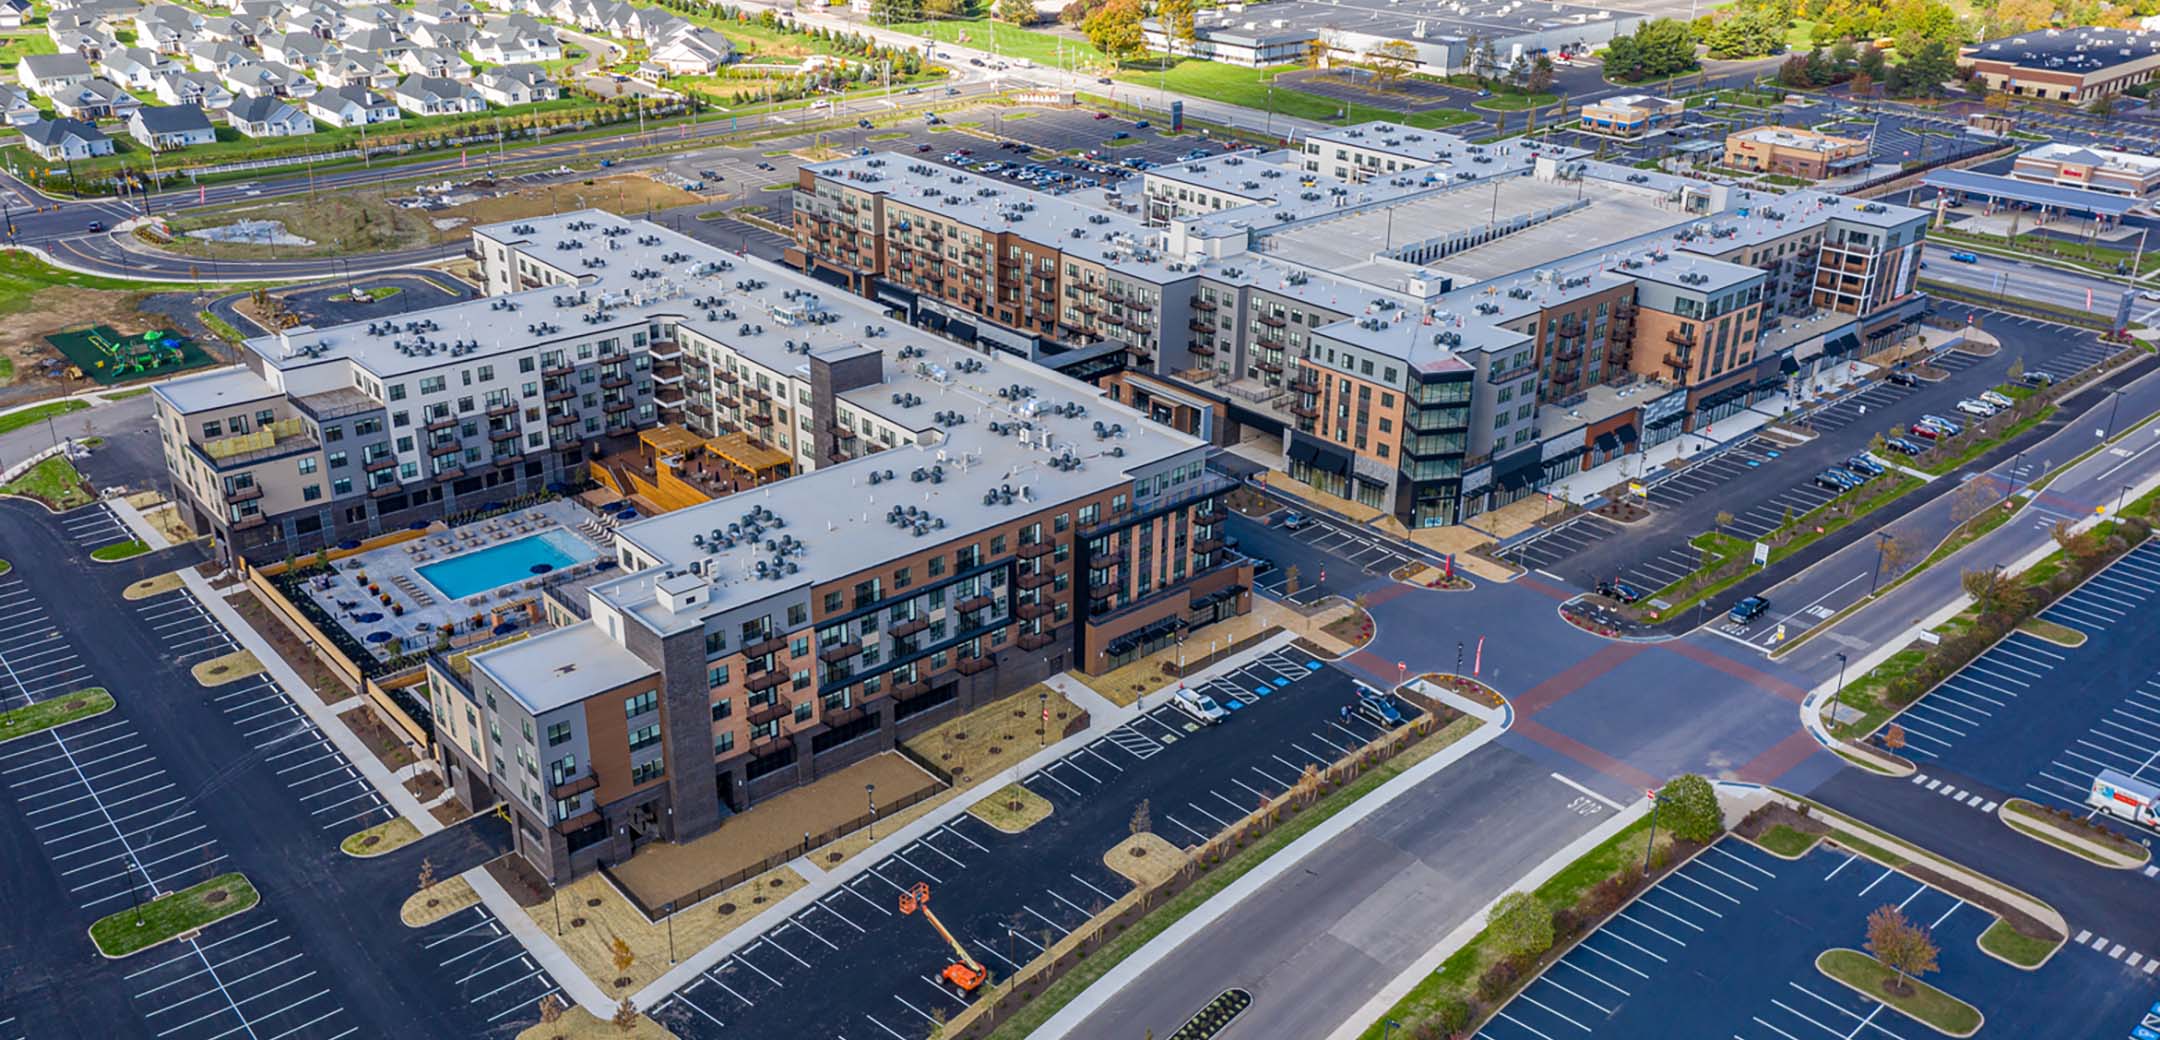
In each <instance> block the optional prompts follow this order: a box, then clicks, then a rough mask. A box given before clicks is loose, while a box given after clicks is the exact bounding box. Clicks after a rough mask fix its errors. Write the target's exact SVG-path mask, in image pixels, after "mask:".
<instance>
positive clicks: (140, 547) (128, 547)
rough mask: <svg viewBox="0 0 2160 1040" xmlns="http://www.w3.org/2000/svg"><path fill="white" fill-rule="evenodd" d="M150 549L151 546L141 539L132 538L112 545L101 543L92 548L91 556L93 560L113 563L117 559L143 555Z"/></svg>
mask: <svg viewBox="0 0 2160 1040" xmlns="http://www.w3.org/2000/svg"><path fill="white" fill-rule="evenodd" d="M149 551H150V547H149V546H148V545H145V544H143V542H142V541H141V540H140V539H135V538H130V539H128V540H127V541H124V542H114V543H113V544H111V545H100V546H98V547H97V548H95V549H92V550H90V558H91V559H93V560H97V561H99V562H101V563H111V562H113V561H115V560H125V559H128V558H130V557H134V556H141V555H142V554H144V553H146V552H149Z"/></svg>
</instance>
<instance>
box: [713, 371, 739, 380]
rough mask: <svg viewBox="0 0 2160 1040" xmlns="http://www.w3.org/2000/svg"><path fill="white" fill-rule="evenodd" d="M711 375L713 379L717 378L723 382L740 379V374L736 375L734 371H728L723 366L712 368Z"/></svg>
mask: <svg viewBox="0 0 2160 1040" xmlns="http://www.w3.org/2000/svg"><path fill="white" fill-rule="evenodd" d="M712 377H713V378H714V379H717V380H719V381H721V382H723V383H733V382H738V381H740V380H741V379H742V377H741V376H738V375H736V374H735V373H733V372H730V371H728V370H727V369H724V368H716V369H714V370H713V374H712Z"/></svg>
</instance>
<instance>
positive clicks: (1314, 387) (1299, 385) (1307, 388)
mask: <svg viewBox="0 0 2160 1040" xmlns="http://www.w3.org/2000/svg"><path fill="white" fill-rule="evenodd" d="M1290 392H1291V393H1293V394H1317V393H1319V392H1320V382H1319V380H1317V379H1314V378H1313V375H1312V373H1311V372H1308V371H1305V370H1304V369H1299V370H1298V373H1297V375H1295V376H1292V377H1291V378H1290Z"/></svg>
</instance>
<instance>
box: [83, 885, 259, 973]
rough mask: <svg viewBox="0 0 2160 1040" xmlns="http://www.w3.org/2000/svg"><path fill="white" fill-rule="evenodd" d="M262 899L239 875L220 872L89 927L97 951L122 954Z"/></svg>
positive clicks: (187, 933) (182, 935) (187, 932)
mask: <svg viewBox="0 0 2160 1040" xmlns="http://www.w3.org/2000/svg"><path fill="white" fill-rule="evenodd" d="M261 901H262V896H261V895H259V894H258V893H257V892H256V891H255V886H254V885H251V884H249V883H248V879H247V878H246V877H243V876H242V875H240V874H237V873H235V874H220V875H218V876H217V877H214V878H211V879H210V880H208V881H205V882H203V883H202V884H199V885H195V886H193V887H191V888H184V889H181V890H180V891H178V892H167V893H165V894H163V895H160V896H158V897H157V898H155V899H152V900H150V901H149V902H147V903H144V904H142V905H141V906H139V907H135V908H132V909H128V910H122V911H120V912H119V913H116V914H113V915H111V916H109V917H106V918H104V919H102V920H100V921H98V922H97V923H96V924H93V925H91V926H90V941H92V942H94V943H96V944H97V948H98V952H99V953H102V954H104V955H105V956H107V957H112V958H120V957H126V956H129V955H130V954H136V953H141V952H142V951H144V950H147V949H149V948H150V947H152V946H156V945H158V944H160V943H165V942H170V941H172V940H174V939H180V938H185V937H188V936H192V935H194V934H195V933H197V932H200V931H201V930H202V929H203V928H205V927H207V926H209V925H211V924H213V923H215V922H217V921H221V920H224V919H225V918H228V917H231V916H232V915H234V914H237V913H241V912H243V911H246V910H248V909H251V908H252V907H254V906H255V904H256V903H259V902H261Z"/></svg>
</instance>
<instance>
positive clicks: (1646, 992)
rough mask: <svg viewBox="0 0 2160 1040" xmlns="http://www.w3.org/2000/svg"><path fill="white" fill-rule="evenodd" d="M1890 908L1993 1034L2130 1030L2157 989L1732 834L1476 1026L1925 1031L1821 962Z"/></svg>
mask: <svg viewBox="0 0 2160 1040" xmlns="http://www.w3.org/2000/svg"><path fill="white" fill-rule="evenodd" d="M1883 906H1893V907H1897V908H1898V909H1899V910H1900V911H1901V912H1902V913H1903V914H1904V915H1905V917H1906V918H1907V919H1908V920H1910V921H1912V922H1914V923H1915V924H1918V925H1921V926H1924V927H1926V928H1927V929H1928V930H1929V932H1930V933H1931V934H1932V935H1933V937H1934V941H1935V943H1936V945H1937V946H1938V947H1940V950H1941V953H1940V956H1939V964H1940V971H1938V972H1937V973H1935V974H1933V975H1930V976H1927V979H1926V981H1927V982H1928V983H1930V984H1931V985H1934V986H1937V987H1939V988H1941V989H1942V990H1944V991H1946V992H1948V993H1950V994H1952V995H1953V996H1956V997H1958V998H1960V999H1962V1000H1964V1001H1966V1002H1967V1003H1970V1004H1972V1005H1974V1006H1975V1007H1977V1008H1979V1009H1980V1011H1981V1012H1982V1014H1983V1015H1984V1016H1985V1017H1986V1035H1989V1036H2004V1037H2040V1036H2050V1037H2071V1036H2077V1037H2101V1036H2118V1035H2127V1030H2128V1026H2129V1025H2133V1024H2135V1023H2136V1021H2137V1016H2138V1013H2139V1012H2140V1011H2142V1010H2144V1009H2145V1008H2146V1007H2147V1006H2148V1005H2149V1004H2151V1003H2152V1000H2153V996H2154V994H2155V991H2156V988H2160V987H2156V986H2155V985H2154V982H2153V979H2152V977H2151V976H2149V975H2148V974H2146V973H2145V972H2144V970H2143V969H2142V967H2140V966H2126V965H2124V964H2123V963H2122V962H2120V961H2111V960H2109V959H2107V958H2106V957H2105V956H2104V955H2102V956H2093V955H2092V954H2091V952H2090V951H2079V950H2065V951H2064V952H2063V953H2061V954H2058V955H2057V956H2056V957H2055V958H2054V959H2053V960H2051V961H2049V962H2048V963H2047V965H2046V966H2044V967H2043V968H2041V969H2040V970H2038V971H2032V972H2027V971H2020V970H2017V969H2015V968H2012V967H2010V966H2009V965H2006V964H2004V963H2002V962H2001V961H1998V960H1995V959H1994V958H1993V957H1991V956H1989V955H1988V954H1987V953H1985V952H1984V951H1982V950H1981V949H1980V948H1979V946H1978V943H1977V940H1978V938H1979V936H1980V933H1981V932H1983V931H1985V930H1986V929H1987V927H1988V925H1990V924H1992V923H1993V921H1994V918H1993V916H1992V915H1991V914H1990V913H1988V912H1987V911H1986V910H1983V909H1980V908H1978V907H1975V906H1972V905H1971V904H1968V903H1965V902H1964V901H1962V900H1960V899H1958V898H1957V897H1955V896H1952V895H1950V894H1948V893H1946V892H1943V891H1941V890H1939V889H1935V888H1931V887H1929V886H1927V885H1925V884H1922V883H1921V882H1919V881H1917V880H1914V879H1913V878H1911V877H1908V876H1906V875H1904V874H1902V873H1899V872H1898V871H1896V870H1894V869H1892V868H1889V867H1885V866H1881V865H1879V864H1877V863H1875V862H1873V861H1871V860H1867V859H1862V858H1859V857H1856V856H1853V855H1852V854H1850V853H1848V852H1845V851H1843V850H1839V849H1832V848H1827V847H1822V846H1818V847H1817V848H1816V849H1815V850H1814V851H1812V852H1810V853H1808V854H1807V855H1806V856H1804V857H1803V858H1801V859H1799V860H1797V861H1788V860H1783V859H1779V858H1778V857H1775V856H1772V855H1770V854H1769V853H1767V852H1764V851H1762V850H1761V849H1759V848H1756V847H1755V846H1754V845H1752V844H1749V843H1747V842H1744V841H1741V840H1739V839H1736V838H1727V839H1725V840H1724V841H1721V842H1719V843H1718V844H1716V845H1713V846H1711V847H1710V848H1709V849H1707V850H1705V851H1704V852H1703V853H1702V854H1701V855H1699V856H1697V857H1696V858H1695V859H1694V860H1692V861H1690V862H1689V863H1688V864H1686V865H1684V866H1682V867H1680V868H1679V869H1678V870H1676V871H1674V872H1673V873H1672V874H1670V875H1668V876H1667V877H1666V878H1665V879H1664V880H1663V881H1662V882H1660V883H1659V884H1658V885H1657V886H1656V887H1654V888H1652V889H1650V890H1649V891H1647V892H1645V893H1644V894H1643V895H1642V896H1641V897H1640V898H1638V899H1637V900H1636V901H1635V902H1633V903H1632V904H1630V905H1629V906H1628V907H1626V908H1625V909H1623V910H1621V911H1620V912H1619V913H1618V914H1617V915H1615V916H1614V917H1613V918H1612V919H1611V920H1609V921H1608V922H1606V924H1605V926H1604V927H1602V928H1600V929H1599V930H1597V931H1596V932H1593V933H1591V934H1590V935H1589V936H1588V937H1587V938H1585V939H1584V940H1583V941H1582V942H1581V943H1580V944H1578V945H1577V946H1576V947H1575V948H1574V949H1573V950H1571V951H1569V952H1568V954H1567V955H1566V956H1565V957H1562V958H1561V959H1560V960H1559V961H1558V962H1556V963H1555V964H1554V965H1553V966H1552V967H1551V968H1550V969H1548V970H1547V971H1546V972H1545V973H1544V974H1543V975H1542V976H1540V977H1539V978H1538V979H1537V980H1536V981H1534V982H1532V983H1531V984H1530V985H1529V986H1528V987H1526V988H1525V989H1524V990H1523V991H1522V993H1521V994H1520V995H1518V996H1517V997H1516V998H1515V999H1514V1000H1512V1001H1510V1002H1509V1003H1507V1004H1506V1005H1505V1006H1503V1007H1502V1008H1500V1010H1499V1011H1498V1012H1497V1013H1496V1014H1495V1015H1494V1017H1493V1018H1492V1020H1491V1021H1489V1022H1488V1023H1486V1025H1485V1026H1484V1028H1482V1029H1480V1030H1479V1031H1478V1034H1477V1035H1478V1037H1480V1038H1481V1040H1559V1038H1563V1037H1572V1038H1580V1040H1587V1038H1593V1037H1611V1038H1614V1040H1619V1038H1626V1037H1646V1036H1685V1037H1705V1038H1708V1037H1733V1038H1735V1040H1857V1038H1860V1037H1863V1036H1865V1037H1874V1038H1876V1040H1924V1038H1929V1037H1934V1036H1936V1035H1937V1034H1936V1033H1935V1032H1934V1031H1933V1030H1931V1029H1929V1028H1928V1027H1926V1026H1923V1025H1921V1024H1919V1023H1917V1022H1915V1021H1913V1020H1911V1019H1908V1018H1906V1017H1904V1016H1903V1015H1902V1014H1900V1013H1899V1012H1896V1011H1887V1012H1886V1010H1885V1009H1886V1005H1883V1004H1881V1003H1879V1002H1877V1001H1875V1000H1873V999H1870V998H1868V997H1864V996H1862V995H1860V994H1858V993H1856V992H1854V991H1853V990H1851V989H1848V988H1847V987H1845V986H1844V985H1843V984H1841V983H1839V982H1837V981H1835V980H1833V979H1831V978H1829V977H1827V976H1825V975H1823V974H1822V973H1821V972H1820V971H1819V970H1817V968H1816V967H1815V958H1816V957H1817V955H1819V954H1821V953H1822V952H1824V951H1825V950H1830V949H1838V948H1843V949H1853V950H1860V949H1863V948H1864V944H1865V942H1866V921H1867V916H1868V914H1869V913H1870V912H1872V911H1874V910H1875V909H1876V908H1878V907H1883ZM2145 963H2146V964H2150V963H2151V962H2149V961H2147V962H2145ZM1712 994H1714V995H1715V996H1714V999H1705V998H1706V997H1708V996H1710V995H1712Z"/></svg>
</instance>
